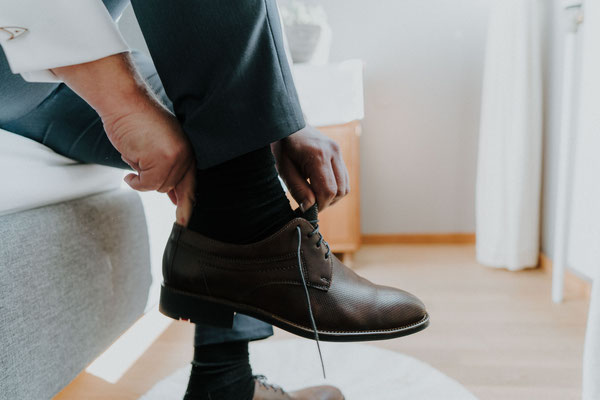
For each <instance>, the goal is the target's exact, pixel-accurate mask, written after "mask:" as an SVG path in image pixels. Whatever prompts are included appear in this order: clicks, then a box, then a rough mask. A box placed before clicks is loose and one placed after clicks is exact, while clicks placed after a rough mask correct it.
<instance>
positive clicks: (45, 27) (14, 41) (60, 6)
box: [0, 0, 129, 82]
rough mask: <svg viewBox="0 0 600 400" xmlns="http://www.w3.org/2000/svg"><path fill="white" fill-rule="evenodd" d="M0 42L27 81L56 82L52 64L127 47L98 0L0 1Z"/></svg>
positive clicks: (14, 68) (85, 59) (90, 58)
mask: <svg viewBox="0 0 600 400" xmlns="http://www.w3.org/2000/svg"><path fill="white" fill-rule="evenodd" d="M23 28H24V29H25V30H23ZM15 32H16V33H17V34H16V35H15ZM21 32H22V33H21ZM0 44H1V45H2V48H3V50H4V53H5V54H6V58H7V60H8V64H9V65H10V69H11V70H12V72H13V73H15V74H21V75H22V76H23V78H24V79H25V80H26V81H30V82H59V81H60V80H59V79H58V78H57V77H56V76H55V75H54V74H53V73H52V72H51V71H50V69H51V68H57V67H64V66H67V65H75V64H82V63H85V62H89V61H94V60H98V59H100V58H104V57H107V56H110V55H112V54H118V53H123V52H127V51H129V48H128V46H127V44H126V43H125V41H124V40H123V37H122V36H121V34H120V32H119V30H118V28H117V26H116V24H115V23H114V21H113V20H112V19H111V17H110V15H109V13H108V10H107V9H106V7H105V6H104V4H103V3H102V1H101V0H0Z"/></svg>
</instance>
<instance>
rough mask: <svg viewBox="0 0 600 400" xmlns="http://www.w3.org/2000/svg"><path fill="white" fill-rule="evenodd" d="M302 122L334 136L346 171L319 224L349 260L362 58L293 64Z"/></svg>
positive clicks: (356, 215)
mask: <svg viewBox="0 0 600 400" xmlns="http://www.w3.org/2000/svg"><path fill="white" fill-rule="evenodd" d="M293 70H294V81H295V83H296V89H297V91H298V97H299V98H300V103H301V105H302V111H303V112H304V114H305V119H306V122H307V123H309V124H311V125H312V126H315V127H317V128H318V129H319V130H320V131H321V132H323V133H324V134H326V135H327V136H329V137H330V138H332V139H333V140H335V141H336V142H338V144H339V145H340V147H341V149H342V156H343V157H344V161H345V162H346V166H347V167H348V172H349V174H350V194H348V195H347V196H346V197H345V198H344V199H342V200H340V201H339V202H338V203H336V204H335V205H334V206H333V207H330V208H328V209H326V210H325V211H324V212H323V213H322V214H320V216H319V217H320V219H321V221H320V223H319V225H320V227H321V232H322V233H323V236H324V237H325V239H326V240H327V242H328V243H329V245H330V247H331V249H332V251H333V252H334V253H337V254H338V255H341V257H340V258H341V259H342V261H344V262H345V263H347V265H348V264H351V263H352V256H353V255H354V252H356V251H357V250H358V248H359V247H360V239H361V236H360V182H359V173H360V170H359V165H360V162H359V159H360V157H359V135H360V133H361V125H360V120H361V119H362V118H363V117H364V99H363V62H362V61H361V60H346V61H342V62H337V63H332V64H326V65H311V64H296V65H294V66H293Z"/></svg>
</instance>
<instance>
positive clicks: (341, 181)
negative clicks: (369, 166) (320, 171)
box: [331, 157, 348, 204]
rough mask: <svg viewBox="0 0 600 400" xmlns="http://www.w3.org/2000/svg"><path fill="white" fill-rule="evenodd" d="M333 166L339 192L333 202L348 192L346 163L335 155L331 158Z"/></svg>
mask: <svg viewBox="0 0 600 400" xmlns="http://www.w3.org/2000/svg"><path fill="white" fill-rule="evenodd" d="M331 167H332V169H333V174H334V176H335V182H336V184H337V192H336V194H335V198H334V199H333V201H332V204H333V203H335V202H337V201H339V200H340V199H341V198H343V197H344V196H345V195H346V194H348V171H347V170H346V165H345V164H344V162H343V161H341V160H339V159H338V158H337V157H334V158H333V159H332V160H331Z"/></svg>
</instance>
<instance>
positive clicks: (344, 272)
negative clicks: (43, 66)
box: [159, 207, 429, 342]
mask: <svg viewBox="0 0 600 400" xmlns="http://www.w3.org/2000/svg"><path fill="white" fill-rule="evenodd" d="M316 214H317V212H316V207H313V208H311V209H310V210H308V211H307V212H306V213H304V214H300V213H298V217H297V218H294V219H293V220H291V221H290V222H288V223H287V224H286V225H285V226H284V227H282V228H281V229H280V230H279V231H278V232H276V233H274V234H272V235H271V236H269V237H267V238H266V239H263V240H261V241H259V242H256V243H252V244H245V245H239V244H228V243H223V242H219V241H216V240H213V239H210V238H207V237H205V236H202V235H200V234H198V233H196V232H193V231H191V230H188V229H185V228H184V227H182V226H180V225H177V224H175V226H174V227H173V231H172V232H171V235H170V238H169V241H168V243H167V247H166V249H165V253H164V257H163V275H164V283H163V286H162V288H161V299H160V307H159V308H160V311H161V312H162V313H163V314H165V315H167V316H169V317H171V318H174V319H182V320H189V321H191V322H193V323H202V324H208V325H213V326H220V327H227V328H231V326H232V324H233V316H234V314H235V313H236V312H239V313H242V314H246V315H250V316H252V317H255V318H258V319H260V320H263V321H265V322H267V323H270V324H272V325H275V326H277V327H279V328H282V329H284V330H286V331H288V332H291V333H294V334H296V335H299V336H302V337H305V338H309V339H320V340H323V341H337V342H350V341H367V340H382V339H391V338H395V337H399V336H405V335H409V334H412V333H415V332H418V331H421V330H423V329H425V328H426V327H427V325H428V324H429V316H428V314H427V312H426V310H425V306H424V304H423V303H422V302H421V301H420V300H419V299H418V298H417V297H415V296H413V295H412V294H410V293H408V292H405V291H403V290H400V289H396V288H392V287H387V286H380V285H375V284H373V283H371V282H369V281H368V280H366V279H364V278H362V277H360V276H359V275H357V274H356V273H355V272H354V271H352V270H351V269H350V268H348V267H346V266H345V265H344V264H342V263H341V261H339V260H338V258H337V257H336V256H335V255H333V254H332V253H331V250H330V249H329V245H328V244H327V242H325V241H324V240H323V237H322V236H321V233H319V227H318V225H317V215H316Z"/></svg>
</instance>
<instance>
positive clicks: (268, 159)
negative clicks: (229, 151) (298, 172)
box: [188, 146, 294, 244]
mask: <svg viewBox="0 0 600 400" xmlns="http://www.w3.org/2000/svg"><path fill="white" fill-rule="evenodd" d="M196 176H197V179H196V187H197V189H196V205H195V207H194V211H193V213H192V217H191V219H190V222H189V225H188V228H189V229H191V230H193V231H196V232H198V233H201V234H203V235H204V236H208V237H210V238H213V239H216V240H219V241H222V242H227V243H238V244H242V243H252V242H256V241H259V240H261V239H264V238H266V237H267V236H269V235H271V234H272V233H275V232H276V231H277V230H278V229H279V228H281V227H282V226H283V225H285V224H286V223H287V222H289V221H290V220H291V219H293V218H294V213H293V211H292V209H291V207H290V203H289V201H288V199H287V198H286V197H285V193H284V192H283V188H282V187H281V184H280V182H279V178H278V175H277V170H276V169H275V159H274V157H273V154H272V153H271V148H270V146H266V147H263V148H261V149H258V150H256V151H253V152H251V153H248V154H244V155H242V156H240V157H237V158H234V159H233V160H230V161H227V162H225V163H223V164H219V165H217V166H215V167H211V168H208V169H205V170H198V173H197V175H196Z"/></svg>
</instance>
